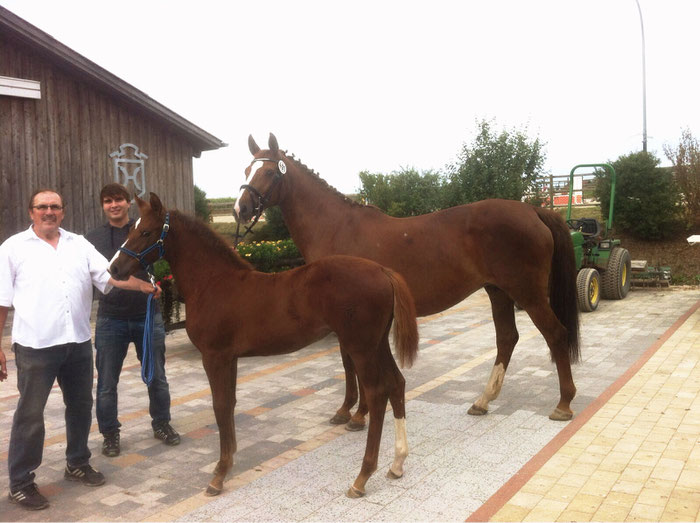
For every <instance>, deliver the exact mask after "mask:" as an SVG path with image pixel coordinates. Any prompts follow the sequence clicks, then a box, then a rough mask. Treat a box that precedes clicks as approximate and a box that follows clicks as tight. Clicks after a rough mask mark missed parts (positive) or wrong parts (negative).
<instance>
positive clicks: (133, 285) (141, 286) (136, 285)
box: [109, 276, 161, 298]
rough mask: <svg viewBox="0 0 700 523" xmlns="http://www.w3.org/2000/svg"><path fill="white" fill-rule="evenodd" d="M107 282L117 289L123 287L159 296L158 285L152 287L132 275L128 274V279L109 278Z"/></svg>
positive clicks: (155, 296)
mask: <svg viewBox="0 0 700 523" xmlns="http://www.w3.org/2000/svg"><path fill="white" fill-rule="evenodd" d="M109 283H110V284H111V285H112V286H113V287H117V288H118V289H125V290H127V291H141V292H142V293H144V294H153V297H154V298H160V294H161V289H160V285H157V284H156V286H155V287H154V286H153V285H152V284H151V283H150V282H147V281H143V280H139V279H138V278H135V277H133V276H129V279H128V280H126V281H124V280H115V279H114V278H110V279H109Z"/></svg>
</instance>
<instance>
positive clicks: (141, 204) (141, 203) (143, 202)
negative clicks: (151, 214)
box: [134, 194, 148, 214]
mask: <svg viewBox="0 0 700 523" xmlns="http://www.w3.org/2000/svg"><path fill="white" fill-rule="evenodd" d="M134 200H135V201H136V205H138V207H139V214H143V209H144V207H146V206H148V203H147V202H146V200H142V199H141V198H139V196H138V194H134Z"/></svg>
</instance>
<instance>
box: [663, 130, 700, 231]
mask: <svg viewBox="0 0 700 523" xmlns="http://www.w3.org/2000/svg"><path fill="white" fill-rule="evenodd" d="M664 153H666V157H667V158H668V159H669V160H671V163H673V170H674V174H675V180H676V183H677V184H678V186H679V188H680V190H681V193H682V195H683V203H684V204H685V218H686V223H687V225H688V226H689V227H691V228H692V227H699V226H700V144H698V141H697V139H696V138H694V137H693V135H692V134H691V132H690V130H689V129H685V130H684V131H683V132H682V134H681V141H680V143H679V144H678V147H676V148H672V147H671V146H669V145H664Z"/></svg>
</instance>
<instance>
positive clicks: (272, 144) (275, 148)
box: [267, 133, 280, 155]
mask: <svg viewBox="0 0 700 523" xmlns="http://www.w3.org/2000/svg"><path fill="white" fill-rule="evenodd" d="M267 145H268V148H269V149H270V152H271V153H272V154H273V155H275V154H277V153H278V152H279V150H280V146H279V145H278V144H277V138H275V135H274V134H272V133H270V139H269V140H268V141H267Z"/></svg>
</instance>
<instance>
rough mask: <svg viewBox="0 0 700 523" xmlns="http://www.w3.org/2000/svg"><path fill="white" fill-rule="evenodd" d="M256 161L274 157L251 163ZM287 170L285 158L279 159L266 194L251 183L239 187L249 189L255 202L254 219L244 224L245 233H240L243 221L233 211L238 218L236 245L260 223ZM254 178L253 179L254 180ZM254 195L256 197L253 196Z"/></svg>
mask: <svg viewBox="0 0 700 523" xmlns="http://www.w3.org/2000/svg"><path fill="white" fill-rule="evenodd" d="M255 162H274V160H273V159H272V158H255V159H254V160H253V161H252V163H251V165H253V164H254V163H255ZM286 172H287V166H286V165H285V163H284V161H283V160H279V161H278V162H277V168H276V169H275V173H274V175H273V178H272V183H271V184H270V187H269V188H268V189H267V191H265V194H261V193H260V191H258V190H257V189H256V188H255V187H253V186H252V185H250V184H247V183H244V184H243V185H241V186H240V187H239V190H241V191H242V190H244V189H245V190H247V191H248V192H250V193H251V198H250V199H251V200H252V202H253V213H254V214H253V220H252V221H251V223H250V225H243V228H244V229H245V232H244V233H243V234H238V232H239V230H240V227H241V222H240V221H238V216H237V215H236V213H235V212H234V213H233V217H234V218H235V219H236V238H235V240H234V247H237V246H238V243H239V242H240V241H241V240H242V239H243V238H244V237H245V235H246V234H248V233H249V232H250V231H251V229H252V228H253V227H255V224H256V223H258V220H259V219H260V217H261V216H262V213H263V211H264V210H265V206H266V205H267V203H268V201H269V199H270V195H271V194H272V191H273V190H274V189H275V187H277V184H278V183H279V182H280V180H282V176H283V175H284V174H286ZM252 181H253V180H251V182H252ZM253 196H254V197H253Z"/></svg>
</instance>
